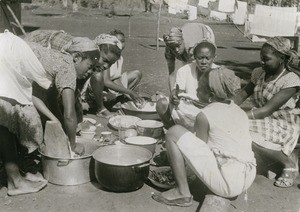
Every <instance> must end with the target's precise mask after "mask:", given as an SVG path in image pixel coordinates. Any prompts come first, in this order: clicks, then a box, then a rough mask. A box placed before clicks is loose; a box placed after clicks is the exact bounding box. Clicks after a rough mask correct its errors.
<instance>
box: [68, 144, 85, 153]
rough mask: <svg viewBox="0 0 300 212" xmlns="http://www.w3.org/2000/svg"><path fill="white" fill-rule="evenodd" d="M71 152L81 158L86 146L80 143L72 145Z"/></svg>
mask: <svg viewBox="0 0 300 212" xmlns="http://www.w3.org/2000/svg"><path fill="white" fill-rule="evenodd" d="M71 150H72V151H73V152H74V153H76V154H77V155H79V156H81V155H83V154H84V151H85V149H84V146H83V145H82V144H79V143H74V144H71Z"/></svg>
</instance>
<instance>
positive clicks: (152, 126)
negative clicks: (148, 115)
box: [136, 120, 164, 138]
mask: <svg viewBox="0 0 300 212" xmlns="http://www.w3.org/2000/svg"><path fill="white" fill-rule="evenodd" d="M163 126H164V125H163V123H162V122H160V121H155V120H141V121H138V122H136V129H137V132H138V134H139V135H142V136H149V137H152V138H159V137H161V136H162V135H163V133H164V131H163Z"/></svg>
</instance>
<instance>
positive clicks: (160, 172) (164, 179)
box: [148, 166, 175, 189]
mask: <svg viewBox="0 0 300 212" xmlns="http://www.w3.org/2000/svg"><path fill="white" fill-rule="evenodd" d="M148 179H149V180H150V181H151V182H152V184H154V185H155V186H157V187H159V188H164V189H171V188H174V187H175V180H174V175H173V172H172V169H171V167H169V166H165V167H158V168H156V169H154V170H150V174H149V177H148Z"/></svg>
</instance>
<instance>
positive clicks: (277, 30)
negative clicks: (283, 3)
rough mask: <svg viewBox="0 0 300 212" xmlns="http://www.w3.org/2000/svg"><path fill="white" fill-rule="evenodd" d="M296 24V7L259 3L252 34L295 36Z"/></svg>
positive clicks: (252, 24) (256, 8)
mask: <svg viewBox="0 0 300 212" xmlns="http://www.w3.org/2000/svg"><path fill="white" fill-rule="evenodd" d="M296 25H297V8H296V7H271V6H265V5H259V4H257V5H256V7H255V13H254V18H253V23H251V29H250V34H255V35H261V36H268V37H274V36H294V35H295V31H296Z"/></svg>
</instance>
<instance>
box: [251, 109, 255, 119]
mask: <svg viewBox="0 0 300 212" xmlns="http://www.w3.org/2000/svg"><path fill="white" fill-rule="evenodd" d="M253 111H254V108H251V116H252V119H255V116H254V112H253Z"/></svg>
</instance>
